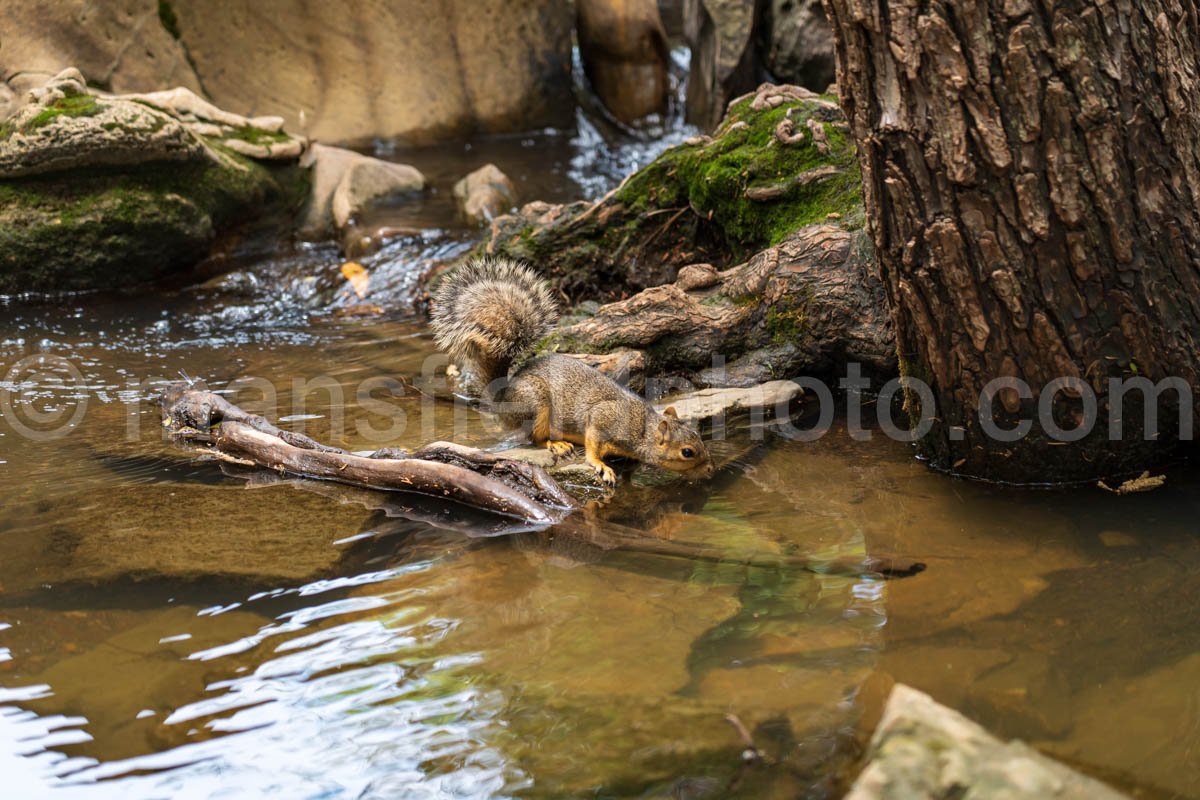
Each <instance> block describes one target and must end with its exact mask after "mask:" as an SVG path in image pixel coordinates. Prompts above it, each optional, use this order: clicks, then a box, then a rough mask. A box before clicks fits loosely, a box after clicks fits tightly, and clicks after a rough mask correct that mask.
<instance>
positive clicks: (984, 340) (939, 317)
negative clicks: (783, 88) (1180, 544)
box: [825, 0, 1200, 482]
mask: <svg viewBox="0 0 1200 800" xmlns="http://www.w3.org/2000/svg"><path fill="white" fill-rule="evenodd" d="M825 6H826V9H827V12H828V14H829V18H830V21H831V23H832V25H833V29H834V33H835V38H836V45H837V56H838V85H839V91H840V93H841V99H842V105H843V108H844V110H845V111H846V115H847V117H848V118H849V120H850V123H851V127H852V129H853V132H854V135H855V139H856V140H857V143H858V147H859V159H860V162H861V164H862V172H863V181H864V184H865V185H864V194H865V201H866V207H867V216H868V218H869V219H870V221H871V227H872V233H873V235H874V237H875V241H876V245H877V251H878V258H879V265H880V269H881V272H882V276H883V279H884V283H885V285H886V287H887V291H888V295H889V301H890V304H891V307H892V314H893V318H894V321H895V325H896V335H897V339H898V342H899V349H900V357H901V364H902V369H903V368H906V369H907V372H908V374H910V375H912V376H914V377H920V378H922V379H924V380H925V381H926V382H927V383H928V384H929V385H930V386H931V387H932V389H933V395H934V398H935V399H936V406H937V408H936V415H935V420H934V424H933V427H932V429H931V430H930V432H929V434H928V435H927V436H926V437H925V438H924V439H923V444H924V447H925V449H926V451H927V453H928V455H930V456H931V457H932V458H933V459H934V460H935V462H936V463H937V464H938V465H940V466H943V467H946V468H950V469H954V470H956V471H960V472H963V473H966V474H970V475H974V476H979V477H987V478H995V479H1000V480H1016V481H1019V482H1030V481H1057V480H1071V479H1086V478H1093V477H1096V476H1099V475H1104V474H1111V473H1114V472H1120V471H1124V470H1128V469H1134V468H1137V467H1138V466H1140V465H1142V464H1145V463H1147V462H1148V461H1150V460H1152V459H1155V458H1158V457H1161V456H1162V454H1163V453H1164V452H1166V451H1167V450H1168V449H1169V448H1170V447H1172V446H1173V445H1174V444H1175V443H1177V442H1178V440H1179V439H1180V438H1181V436H1180V432H1179V430H1178V429H1179V427H1180V423H1181V419H1190V417H1188V416H1187V415H1190V414H1191V413H1192V409H1193V402H1192V398H1191V397H1190V392H1189V391H1187V390H1188V388H1189V387H1194V386H1195V384H1196V377H1197V364H1198V358H1200V355H1198V350H1197V338H1200V75H1198V64H1200V19H1198V17H1200V5H1198V4H1197V2H1196V0H1138V1H1137V2H1132V0H1059V1H1057V2H1052V1H1051V0H939V1H938V2H927V1H926V0H825ZM1004 376H1008V377H1014V378H1019V379H1022V380H1024V381H1026V382H1027V383H1028V384H1029V385H1030V386H1031V387H1032V392H1031V396H1030V397H1026V398H1022V397H1020V395H1019V394H1018V392H1017V391H1015V390H1004V391H1001V392H1000V393H999V394H998V396H997V397H996V402H995V403H994V404H992V405H993V408H994V414H993V415H989V417H990V418H989V419H983V418H981V416H980V408H981V405H982V406H983V407H984V409H985V411H986V409H987V406H988V404H987V403H982V402H981V390H982V389H983V388H984V387H985V386H986V385H987V384H988V383H989V382H990V381H992V380H993V379H994V378H998V377H1004ZM1135 376H1136V377H1139V378H1149V379H1150V380H1151V381H1155V382H1158V381H1160V380H1162V379H1164V378H1169V377H1177V378H1180V379H1182V381H1181V383H1184V384H1186V386H1185V387H1184V389H1185V391H1184V392H1182V394H1183V395H1184V398H1185V399H1184V402H1183V403H1182V404H1181V403H1180V402H1179V399H1178V396H1179V394H1178V393H1177V392H1175V391H1166V392H1163V393H1160V394H1159V395H1158V398H1157V400H1150V399H1149V398H1150V395H1146V397H1147V399H1148V402H1147V403H1146V405H1147V406H1149V407H1150V408H1151V410H1157V411H1159V412H1160V413H1159V420H1158V430H1157V436H1156V437H1155V438H1153V439H1150V440H1146V439H1145V438H1143V434H1144V433H1145V435H1146V436H1153V435H1154V431H1145V432H1144V431H1143V427H1144V425H1143V414H1142V411H1143V409H1142V407H1141V405H1140V403H1139V400H1140V398H1141V397H1142V394H1141V393H1140V392H1138V391H1133V392H1130V393H1128V394H1126V395H1125V396H1124V403H1123V405H1124V408H1123V413H1122V414H1120V415H1118V414H1116V413H1115V408H1116V406H1115V403H1113V405H1112V406H1110V402H1112V401H1114V400H1115V399H1116V398H1115V396H1114V395H1115V393H1114V392H1112V391H1111V389H1110V385H1109V379H1110V378H1118V379H1128V378H1131V377H1135ZM1056 378H1071V379H1078V381H1079V383H1076V384H1075V385H1074V387H1073V388H1072V389H1070V390H1069V391H1068V392H1057V393H1056V392H1053V391H1052V390H1046V389H1045V387H1046V386H1047V384H1048V383H1049V382H1050V381H1052V380H1053V379H1056ZM1088 389H1090V390H1091V391H1093V392H1094V393H1095V397H1096V399H1097V406H1096V408H1097V415H1096V420H1095V424H1094V425H1093V426H1092V429H1091V432H1090V433H1089V434H1088V435H1087V436H1085V437H1083V438H1082V439H1080V440H1078V441H1075V442H1070V443H1066V444H1064V443H1063V442H1061V441H1056V440H1055V439H1054V438H1053V436H1052V435H1051V433H1052V431H1051V430H1047V423H1050V424H1051V425H1050V427H1051V428H1053V425H1057V426H1059V427H1060V428H1063V429H1067V430H1069V429H1071V428H1072V427H1073V426H1074V424H1075V422H1076V421H1078V420H1081V419H1083V420H1086V417H1087V411H1088V409H1087V402H1086V401H1087V400H1089V392H1088ZM1043 394H1046V395H1052V397H1051V399H1047V400H1044V401H1043V408H1052V410H1053V419H1045V418H1044V417H1045V416H1046V415H1041V418H1039V413H1038V400H1039V398H1040V397H1041V395H1043ZM1181 406H1182V407H1181ZM1110 412H1113V413H1110ZM1181 413H1183V414H1184V417H1183V418H1181V416H1180V415H1181ZM1110 417H1112V418H1113V419H1117V418H1118V417H1119V418H1122V419H1123V422H1124V424H1123V430H1122V435H1121V436H1120V437H1118V439H1119V440H1118V441H1110V434H1109V422H1110ZM1020 420H1031V421H1032V422H1033V425H1032V429H1031V430H1030V432H1029V434H1028V435H1026V436H1025V437H1024V438H1022V439H1020V440H1018V441H1014V442H1003V441H998V440H997V439H996V438H995V437H994V436H991V435H989V434H988V433H987V432H985V429H984V428H985V424H986V423H996V427H997V428H999V429H1001V430H1003V429H1010V428H1012V427H1013V426H1015V425H1016V424H1017V423H1018V421H1020ZM1085 424H1086V423H1085ZM1061 434H1062V431H1059V432H1058V434H1057V435H1058V436H1059V439H1062V438H1063V436H1062V435H1061Z"/></svg>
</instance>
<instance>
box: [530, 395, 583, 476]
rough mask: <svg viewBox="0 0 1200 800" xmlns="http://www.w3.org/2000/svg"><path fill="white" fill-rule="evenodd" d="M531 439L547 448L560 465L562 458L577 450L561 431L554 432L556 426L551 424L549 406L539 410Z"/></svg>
mask: <svg viewBox="0 0 1200 800" xmlns="http://www.w3.org/2000/svg"><path fill="white" fill-rule="evenodd" d="M529 438H530V439H531V440H532V441H533V443H534V444H535V445H536V446H538V447H542V446H545V448H546V449H547V450H549V451H550V454H551V455H553V456H554V462H555V463H558V460H559V459H560V458H565V457H567V456H569V455H571V452H572V451H573V450H574V449H575V448H574V446H573V445H572V444H571V443H570V442H568V441H566V440H565V439H564V438H563V434H562V433H561V432H560V431H556V430H554V426H553V425H552V424H551V423H550V407H549V406H548V405H544V406H542V407H541V408H540V409H539V410H538V413H537V416H536V417H534V419H533V430H532V431H530V434H529Z"/></svg>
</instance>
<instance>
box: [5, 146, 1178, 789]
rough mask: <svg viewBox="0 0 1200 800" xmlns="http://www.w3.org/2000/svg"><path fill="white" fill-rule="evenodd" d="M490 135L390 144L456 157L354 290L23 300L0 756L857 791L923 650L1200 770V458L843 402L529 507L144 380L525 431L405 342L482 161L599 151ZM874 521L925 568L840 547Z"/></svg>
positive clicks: (192, 782)
mask: <svg viewBox="0 0 1200 800" xmlns="http://www.w3.org/2000/svg"><path fill="white" fill-rule="evenodd" d="M530 141H532V144H529V142H530ZM490 147H491V148H492V149H490V150H485V151H484V152H479V151H477V150H467V149H463V150H462V151H455V152H453V153H449V152H441V153H438V152H434V151H429V152H423V153H416V154H412V153H409V154H398V155H397V156H396V157H397V158H401V157H403V158H405V159H406V160H413V161H417V162H418V163H420V164H421V165H422V167H423V168H424V169H426V170H427V171H428V172H429V173H430V174H431V176H432V177H433V178H434V182H435V187H436V188H437V189H438V191H437V192H435V193H434V194H433V195H431V197H430V198H428V199H427V200H426V201H425V202H424V203H422V204H419V205H414V206H406V207H403V208H400V209H397V210H395V211H394V212H393V213H392V214H391V216H387V215H384V218H382V219H381V220H379V221H378V222H380V224H384V223H386V224H390V225H393V226H395V227H405V226H408V227H411V228H413V229H414V233H412V234H410V235H406V236H399V237H396V238H392V239H391V240H389V242H388V243H387V244H386V245H385V246H384V247H383V248H382V249H381V250H379V251H377V252H374V253H371V254H369V255H366V256H364V257H363V259H362V262H363V264H364V266H365V267H366V268H367V269H368V272H369V274H370V286H369V289H368V291H367V293H366V296H365V297H359V296H358V292H356V291H354V287H353V286H351V285H350V284H348V283H347V282H346V280H345V279H344V278H343V277H342V274H341V272H340V270H339V266H340V260H339V258H338V257H337V254H336V252H335V251H334V250H333V249H331V248H324V247H310V248H301V249H298V250H296V251H294V252H290V253H286V254H283V255H280V256H278V257H276V258H273V259H270V260H268V261H266V262H263V263H257V264H254V265H250V266H248V267H246V268H244V269H241V270H239V271H237V272H235V273H233V274H232V275H229V276H227V277H224V278H221V279H217V280H214V281H212V282H210V283H209V284H207V285H204V286H200V287H191V288H187V289H183V290H180V291H171V292H166V291H163V292H149V293H141V294H137V295H128V296H116V297H101V296H84V297H76V298H67V299H65V300H63V299H60V300H58V301H55V302H53V303H48V302H44V301H38V300H36V299H24V300H21V299H12V298H10V299H7V300H3V301H0V380H2V381H3V383H2V384H0V390H2V391H0V401H2V402H0V497H3V498H4V499H3V505H2V506H0V772H2V774H3V776H4V778H3V780H4V789H3V791H0V796H4V797H14V798H34V797H42V796H49V797H51V798H56V797H63V798H71V797H99V798H109V797H122V798H125V797H132V798H157V797H184V798H192V797H195V798H211V797H260V796H267V795H270V796H277V797H288V798H292V797H296V798H375V797H378V798H401V797H403V798H408V797H413V798H421V797H505V796H514V797H547V798H551V797H555V798H557V797H582V796H587V797H689V798H699V797H729V796H736V797H754V798H760V797H766V798H771V797H780V798H782V797H788V798H792V797H835V796H838V792H839V788H840V784H839V780H840V778H841V776H842V774H843V773H844V771H845V770H847V769H848V768H850V766H851V765H852V764H853V761H854V759H855V757H856V756H857V754H858V752H859V751H860V749H861V746H862V742H863V737H864V731H868V730H869V728H870V725H871V723H872V721H873V719H874V718H875V717H876V716H877V715H878V713H879V710H880V705H881V702H882V698H883V697H884V696H885V695H886V692H887V690H888V688H889V687H890V686H891V684H892V683H893V682H895V681H903V682H906V683H909V684H912V685H914V686H916V687H918V688H920V689H923V690H925V691H928V692H930V693H931V694H933V696H934V697H935V698H937V699H939V700H941V701H942V702H945V703H948V704H949V705H952V706H954V707H956V708H959V709H962V710H963V711H965V712H967V713H968V714H970V715H971V716H973V717H975V718H977V719H978V720H980V721H981V722H983V723H984V724H985V725H987V726H989V727H990V728H992V729H993V730H994V731H996V732H997V733H999V734H1001V735H1004V736H1010V737H1021V738H1024V739H1026V740H1028V741H1031V742H1032V743H1034V744H1035V745H1036V746H1037V747H1039V748H1041V749H1042V750H1044V751H1045V752H1048V753H1051V754H1053V755H1055V756H1058V757H1060V758H1063V759H1064V760H1066V761H1068V762H1070V763H1072V764H1074V765H1076V766H1078V767H1080V768H1082V769H1084V770H1086V771H1088V772H1090V773H1093V774H1095V775H1098V776H1100V777H1103V778H1105V779H1108V780H1111V781H1113V782H1115V783H1117V784H1118V785H1120V786H1122V787H1123V788H1125V789H1128V790H1130V791H1132V792H1134V793H1136V794H1138V795H1139V796H1144V797H1184V798H1200V691H1198V689H1197V687H1200V620H1198V618H1197V613H1196V609H1197V608H1198V607H1200V589H1197V586H1196V583H1195V580H1194V576H1195V575H1196V574H1197V571H1198V570H1200V535H1198V534H1197V528H1196V524H1195V520H1196V516H1197V511H1198V508H1197V506H1198V504H1200V501H1197V500H1196V498H1197V497H1198V496H1200V495H1198V494H1197V491H1196V489H1197V487H1198V486H1200V474H1198V473H1196V472H1194V471H1182V470H1181V471H1178V472H1175V473H1172V474H1171V475H1170V476H1169V480H1168V483H1167V485H1166V487H1164V488H1162V489H1160V490H1158V491H1156V492H1152V493H1149V494H1146V495H1135V496H1128V497H1120V498H1118V497H1113V496H1111V495H1107V494H1104V493H1101V492H1099V491H1097V490H1080V491H1073V492H1067V493H1064V492H1024V491H1021V492H1018V491H1011V490H1005V489H1002V488H997V487H987V486H980V485H974V484H968V483H963V482H958V481H954V480H950V479H947V478H945V477H942V476H939V475H936V474H933V473H931V472H929V471H928V470H926V469H925V468H924V467H922V466H921V465H920V464H918V463H916V462H915V461H914V460H913V459H912V456H911V452H910V451H909V450H908V448H907V447H906V446H905V445H902V444H897V443H893V442H890V441H888V440H886V439H884V438H883V437H881V436H878V435H876V436H875V437H874V438H873V439H872V440H871V441H865V442H864V441H857V440H855V439H853V438H851V437H850V436H849V435H848V434H847V433H846V432H845V431H844V430H843V429H842V428H841V427H840V426H835V428H834V429H833V430H832V431H831V432H830V433H829V434H828V435H826V436H825V437H823V438H821V439H820V440H818V441H816V442H811V443H805V442H801V441H798V440H797V439H796V438H795V437H790V436H789V435H788V433H787V431H786V429H778V430H767V431H764V432H762V435H761V436H753V437H752V436H750V435H749V434H748V433H746V432H745V431H737V430H735V431H733V432H732V434H731V437H730V439H729V440H728V441H725V442H722V443H719V444H715V445H714V450H716V451H717V452H719V453H720V454H721V456H722V458H723V461H724V466H723V467H722V469H720V471H719V472H718V473H717V475H716V476H715V477H714V479H713V480H712V481H711V482H709V483H706V484H703V485H686V484H684V485H680V484H674V483H671V484H666V485H653V484H654V482H653V481H649V480H641V479H639V480H638V481H637V482H636V483H635V484H632V485H626V486H623V487H622V489H621V491H620V492H619V493H618V495H617V497H616V498H615V499H614V500H613V501H612V502H610V503H608V504H606V505H603V506H598V507H592V508H589V509H588V510H587V511H586V512H584V513H581V514H579V515H578V516H577V517H575V518H573V519H571V520H568V522H566V523H564V524H562V525H560V526H557V527H556V528H553V529H550V530H546V531H526V532H520V533H512V532H508V531H506V530H504V529H503V527H502V526H498V525H497V523H496V521H494V520H487V519H480V518H477V517H473V516H471V515H469V514H467V513H466V512H464V511H462V510H461V509H455V508H452V507H447V506H438V505H435V504H432V503H430V502H428V501H423V500H418V499H412V498H405V497H403V496H391V497H384V496H380V495H377V494H374V493H371V492H364V491H355V490H349V489H343V488H338V487H334V486H331V485H328V484H317V483H305V482H296V481H285V480H280V479H278V478H276V477H273V476H269V475H263V474H261V473H257V472H248V471H244V470H239V469H237V468H235V467H231V466H227V465H226V466H222V465H218V464H216V463H213V462H204V461H200V460H197V458H195V457H194V455H192V454H189V453H187V452H185V451H182V450H180V449H178V448H176V447H174V446H173V445H171V444H170V443H166V442H164V441H163V440H162V435H161V432H160V428H159V424H158V418H157V412H156V410H155V409H154V408H153V407H151V406H150V405H148V404H147V402H146V401H147V400H148V399H149V398H150V397H151V396H152V395H153V392H154V391H155V390H156V389H157V388H159V387H161V385H163V384H164V383H165V382H167V381H170V380H175V379H178V378H179V377H180V376H181V375H187V376H190V377H194V378H201V379H204V380H205V381H206V382H207V383H208V385H209V386H210V387H211V388H213V389H215V390H219V391H225V392H227V393H228V394H229V396H230V397H231V398H232V399H234V400H235V401H236V402H238V403H240V404H242V405H244V406H246V407H248V408H252V409H254V410H257V411H260V412H262V413H265V414H268V415H269V416H271V417H272V418H273V419H282V420H284V422H283V423H282V424H284V425H285V426H287V427H290V428H292V429H295V430H303V431H305V432H307V433H309V434H310V435H313V436H317V437H318V438H321V439H324V440H328V441H331V442H333V443H336V444H339V445H342V446H346V447H350V448H355V449H369V448H373V447H376V446H378V445H380V444H391V445H398V446H408V447H412V446H418V445H420V444H423V443H425V442H428V441H430V440H432V439H435V438H453V439H455V440H457V441H462V442H466V443H470V444H476V445H480V446H494V445H503V444H507V443H508V442H506V441H505V440H504V439H503V437H502V436H501V435H500V434H499V433H498V432H496V431H495V430H494V429H493V428H492V427H491V426H490V425H489V424H488V421H487V420H486V419H483V418H481V417H480V416H479V415H478V414H476V413H475V412H473V411H470V410H458V411H455V410H453V409H451V408H450V407H448V406H445V405H443V404H439V403H433V402H432V401H430V400H429V399H428V398H427V397H425V396H423V395H422V394H421V393H420V392H417V391H415V390H413V389H412V388H411V387H406V386H403V385H399V384H390V383H387V382H385V381H384V380H383V379H387V378H393V377H405V378H411V377H413V376H419V375H421V374H422V373H423V372H425V371H427V370H428V369H429V368H430V367H431V366H432V365H433V364H434V363H436V362H430V360H429V358H430V356H431V354H432V352H433V350H432V346H431V342H430V340H429V338H428V335H427V332H426V330H425V328H424V327H423V325H422V324H421V323H420V322H419V321H418V320H416V318H414V317H412V316H411V315H409V314H408V313H407V309H408V306H407V305H405V303H404V302H401V301H402V299H403V298H407V297H408V293H409V291H410V289H411V287H412V286H413V285H414V283H415V281H416V280H417V276H419V274H420V273H421V272H422V271H423V270H425V269H427V268H428V267H429V266H430V265H431V264H433V263H435V262H437V261H439V260H444V259H448V258H453V257H455V256H456V255H458V254H460V253H461V252H463V251H464V250H465V249H466V248H467V247H468V246H469V245H470V241H471V236H470V234H469V232H467V231H465V230H464V229H462V228H461V227H458V226H456V225H455V224H454V222H453V221H452V219H451V214H450V213H449V211H448V206H447V205H446V202H447V201H446V200H445V196H444V193H445V192H448V184H449V183H450V182H451V178H452V177H453V176H454V175H455V174H457V173H459V172H461V171H462V168H463V167H468V168H469V167H470V166H476V165H477V164H474V163H472V162H473V161H474V160H475V159H480V163H482V162H483V161H486V160H495V161H497V162H498V163H500V165H501V166H502V167H503V168H505V169H507V170H508V171H510V172H511V173H513V174H514V176H515V177H517V179H518V182H519V183H520V184H522V185H524V186H525V187H526V189H527V190H528V191H529V192H543V193H546V192H549V193H550V194H549V195H546V194H543V195H542V196H549V197H550V199H570V198H571V197H573V196H579V195H580V194H584V193H586V191H587V189H586V186H587V185H589V184H587V181H590V180H593V179H595V180H597V181H598V182H597V183H595V184H594V185H595V186H599V187H601V188H603V186H604V185H607V184H605V183H604V181H603V180H602V178H603V175H601V176H600V178H596V175H597V174H598V171H596V170H593V171H592V172H591V173H589V175H590V177H589V175H585V176H584V180H580V181H578V182H577V183H576V184H575V186H574V188H568V189H561V188H560V190H559V191H560V192H561V197H560V196H555V195H553V193H552V190H551V189H550V188H549V187H550V185H551V184H554V185H559V186H560V187H561V186H564V185H567V184H569V182H570V181H571V180H573V178H572V177H571V174H572V173H571V170H572V169H576V168H577V166H572V159H573V158H574V156H572V155H571V154H572V153H575V154H576V155H577V154H578V152H579V150H580V147H581V145H579V144H575V145H570V144H569V143H568V144H567V145H563V143H562V142H561V141H559V140H557V139H555V137H553V136H549V135H547V137H546V138H544V139H539V138H538V137H532V138H528V139H526V140H522V139H514V140H507V141H504V142H501V143H499V144H495V143H493V145H490ZM556 147H560V148H561V151H556V150H555V148H556ZM555 152H560V155H554V154H555ZM626 158H628V156H626ZM422 160H423V161H422ZM439 165H440V166H439ZM439 192H440V193H439ZM364 303H376V304H379V305H384V306H387V307H388V309H389V313H387V314H384V315H382V316H378V315H375V316H369V317H363V316H356V314H357V313H359V312H360V311H361V310H362V306H363V305H364ZM400 419H403V420H404V423H403V425H401V424H400V423H399V422H398V420H400ZM630 537H634V538H638V537H640V538H641V539H642V540H643V541H645V540H647V539H648V540H651V541H662V540H665V541H666V542H667V543H668V544H676V545H702V546H703V548H704V552H705V554H706V556H705V557H704V558H689V557H679V556H671V555H662V554H654V553H649V552H643V551H638V550H630V549H627V548H619V547H613V542H614V541H616V540H619V539H622V538H624V539H626V540H627V539H629V538H630ZM660 549H669V548H660ZM869 554H898V555H903V556H909V557H913V558H917V559H919V560H922V561H925V562H926V563H927V564H928V569H927V570H926V571H925V572H924V573H922V574H920V575H918V576H916V577H913V578H908V579H903V580H897V581H890V582H881V581H879V580H877V579H875V578H872V577H869V576H863V575H859V574H855V572H854V571H853V570H847V569H846V568H845V564H846V563H847V562H852V561H854V560H856V559H859V560H860V559H862V558H863V557H864V556H865V555H869ZM728 715H733V716H734V717H736V718H737V720H739V721H740V722H741V724H742V725H744V727H745V728H746V729H747V730H748V731H749V733H750V735H751V737H752V738H753V741H754V744H755V746H757V747H758V748H759V749H760V750H762V751H763V752H764V753H765V754H766V756H767V761H768V762H769V763H750V764H747V763H744V762H743V751H744V750H745V749H746V743H745V742H744V741H743V740H742V738H741V737H740V735H739V733H738V732H737V730H736V728H735V726H734V725H733V724H731V723H730V722H729V721H728V720H727V716H728Z"/></svg>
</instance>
